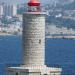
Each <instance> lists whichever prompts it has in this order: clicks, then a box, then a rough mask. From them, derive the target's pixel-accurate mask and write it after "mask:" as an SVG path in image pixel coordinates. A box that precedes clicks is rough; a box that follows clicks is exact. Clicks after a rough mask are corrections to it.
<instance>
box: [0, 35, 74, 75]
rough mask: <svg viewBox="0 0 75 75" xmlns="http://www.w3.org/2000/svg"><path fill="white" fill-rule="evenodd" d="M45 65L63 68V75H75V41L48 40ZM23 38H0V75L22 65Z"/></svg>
mask: <svg viewBox="0 0 75 75" xmlns="http://www.w3.org/2000/svg"><path fill="white" fill-rule="evenodd" d="M45 50H46V54H45V56H46V57H45V58H46V60H45V63H46V64H47V65H48V66H51V67H61V68H62V70H63V71H62V74H63V75H75V72H74V71H75V40H74V39H46V48H45ZM22 51H23V50H22V37H21V36H0V75H5V71H6V68H7V67H9V66H18V65H20V64H22Z"/></svg>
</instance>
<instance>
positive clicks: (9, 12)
mask: <svg viewBox="0 0 75 75" xmlns="http://www.w3.org/2000/svg"><path fill="white" fill-rule="evenodd" d="M4 15H5V16H15V15H17V6H16V5H5V6H4Z"/></svg>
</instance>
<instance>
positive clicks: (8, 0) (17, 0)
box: [0, 0, 50, 4]
mask: <svg viewBox="0 0 75 75" xmlns="http://www.w3.org/2000/svg"><path fill="white" fill-rule="evenodd" d="M28 1H29V0H0V3H1V2H5V3H7V4H17V3H25V2H28ZM40 1H41V2H42V3H46V2H48V1H50V0H40Z"/></svg>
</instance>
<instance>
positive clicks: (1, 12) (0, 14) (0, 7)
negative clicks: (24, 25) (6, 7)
mask: <svg viewBox="0 0 75 75" xmlns="http://www.w3.org/2000/svg"><path fill="white" fill-rule="evenodd" d="M2 15H3V6H2V5H0V16H2Z"/></svg>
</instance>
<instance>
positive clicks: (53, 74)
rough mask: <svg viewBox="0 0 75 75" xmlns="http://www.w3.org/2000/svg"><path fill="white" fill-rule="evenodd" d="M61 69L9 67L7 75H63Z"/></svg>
mask: <svg viewBox="0 0 75 75" xmlns="http://www.w3.org/2000/svg"><path fill="white" fill-rule="evenodd" d="M61 71H62V69H61V68H52V67H46V66H39V67H36V66H35V67H25V65H23V66H22V67H9V68H7V72H6V75H61Z"/></svg>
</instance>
